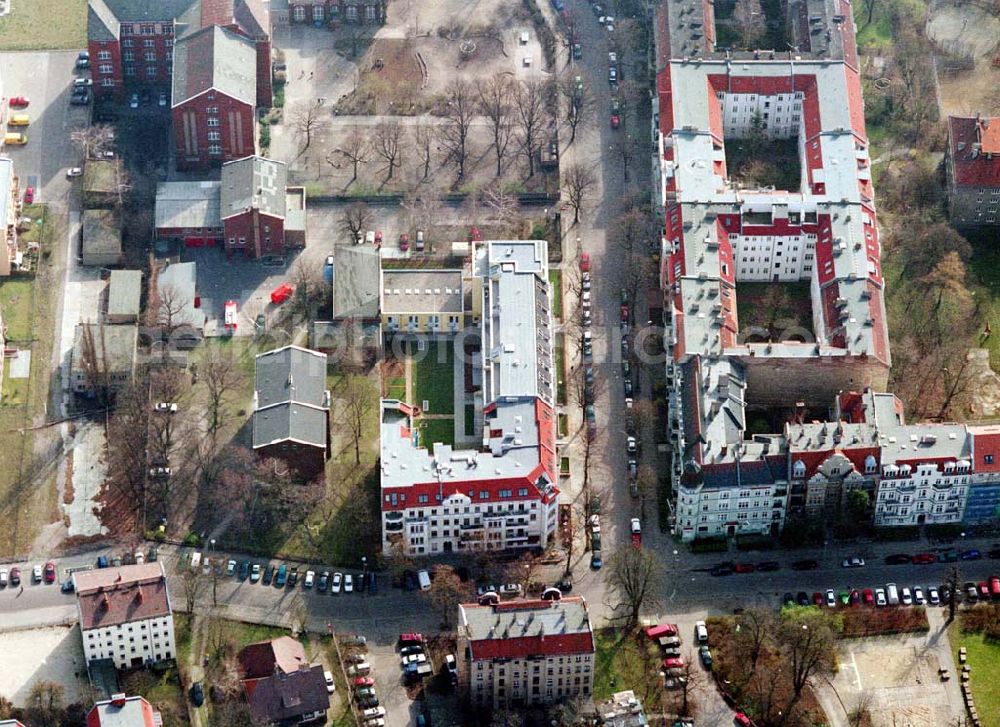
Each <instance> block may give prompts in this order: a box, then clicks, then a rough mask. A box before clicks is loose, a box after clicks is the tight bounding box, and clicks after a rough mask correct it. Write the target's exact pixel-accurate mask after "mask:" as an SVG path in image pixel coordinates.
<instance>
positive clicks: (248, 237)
mask: <svg viewBox="0 0 1000 727" xmlns="http://www.w3.org/2000/svg"><path fill="white" fill-rule="evenodd" d="M286 181H287V170H286V166H285V163H284V162H276V161H273V160H271V159H265V158H264V157H259V156H249V157H246V158H244V159H239V160H236V161H232V162H228V163H226V164H223V165H222V188H221V195H222V197H221V204H220V208H221V209H220V214H221V216H222V224H223V227H224V232H225V238H224V239H225V247H226V252H227V253H232V252H240V253H243V254H244V255H245V256H246V257H247V258H250V259H253V260H258V259H261V258H272V259H273V258H283V257H284V256H285V250H286V248H289V247H299V248H301V247H304V246H305V242H306V241H305V191H304V190H303V189H302V188H301V187H287V186H286Z"/></svg>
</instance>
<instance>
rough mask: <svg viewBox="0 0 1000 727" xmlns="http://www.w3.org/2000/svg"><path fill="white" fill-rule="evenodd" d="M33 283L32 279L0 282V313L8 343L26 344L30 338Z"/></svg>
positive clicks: (9, 279) (8, 279)
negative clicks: (0, 313)
mask: <svg viewBox="0 0 1000 727" xmlns="http://www.w3.org/2000/svg"><path fill="white" fill-rule="evenodd" d="M34 282H35V281H34V279H33V278H7V279H6V280H4V281H3V282H0V311H2V313H3V324H4V327H5V328H6V329H7V341H8V342H14V343H17V342H19V341H25V342H26V341H30V340H31V338H32V332H31V325H32V311H33V296H32V287H33V285H34Z"/></svg>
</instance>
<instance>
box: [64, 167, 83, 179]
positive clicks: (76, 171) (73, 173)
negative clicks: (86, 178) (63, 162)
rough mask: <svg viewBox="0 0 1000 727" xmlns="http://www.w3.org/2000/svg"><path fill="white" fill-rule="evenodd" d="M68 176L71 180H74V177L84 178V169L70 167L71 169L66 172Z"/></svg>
mask: <svg viewBox="0 0 1000 727" xmlns="http://www.w3.org/2000/svg"><path fill="white" fill-rule="evenodd" d="M66 176H67V177H68V178H70V179H72V178H73V177H82V176H83V168H82V167H70V168H69V169H67V170H66Z"/></svg>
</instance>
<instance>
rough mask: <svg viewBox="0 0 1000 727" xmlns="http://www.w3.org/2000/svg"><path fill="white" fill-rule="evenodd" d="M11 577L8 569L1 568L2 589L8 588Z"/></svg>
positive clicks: (0, 582) (0, 580)
mask: <svg viewBox="0 0 1000 727" xmlns="http://www.w3.org/2000/svg"><path fill="white" fill-rule="evenodd" d="M9 577H10V571H8V570H7V569H6V568H2V567H0V588H6V587H7V581H8V580H9Z"/></svg>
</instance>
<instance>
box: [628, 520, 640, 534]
mask: <svg viewBox="0 0 1000 727" xmlns="http://www.w3.org/2000/svg"><path fill="white" fill-rule="evenodd" d="M629 525H630V526H631V528H632V534H633V535H638V534H639V533H641V532H642V523H640V522H639V518H637V517H634V518H632V519H631V520H630V521H629Z"/></svg>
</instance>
